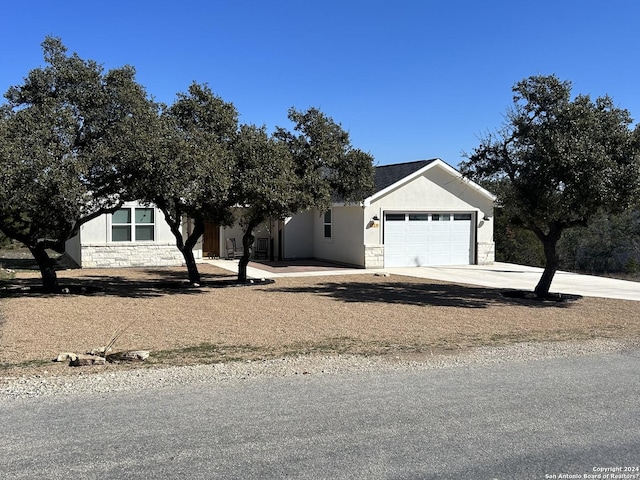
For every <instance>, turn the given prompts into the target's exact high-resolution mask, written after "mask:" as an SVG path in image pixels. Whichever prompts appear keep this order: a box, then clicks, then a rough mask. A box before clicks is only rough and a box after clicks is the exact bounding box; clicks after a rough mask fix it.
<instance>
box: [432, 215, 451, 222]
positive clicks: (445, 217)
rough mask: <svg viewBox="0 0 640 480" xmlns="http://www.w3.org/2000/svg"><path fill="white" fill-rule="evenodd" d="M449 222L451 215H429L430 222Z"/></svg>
mask: <svg viewBox="0 0 640 480" xmlns="http://www.w3.org/2000/svg"><path fill="white" fill-rule="evenodd" d="M449 220H451V214H449V213H433V214H431V221H432V222H448V221H449Z"/></svg>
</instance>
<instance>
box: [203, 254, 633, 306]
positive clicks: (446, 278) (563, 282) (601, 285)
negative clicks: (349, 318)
mask: <svg viewBox="0 0 640 480" xmlns="http://www.w3.org/2000/svg"><path fill="white" fill-rule="evenodd" d="M204 262H206V263H210V264H212V265H215V266H217V267H220V268H223V269H226V270H229V271H232V272H234V273H235V272H237V271H238V262H237V260H205V261H204ZM375 273H389V274H391V275H403V276H407V277H415V278H427V279H432V280H441V281H443V282H449V283H457V284H466V285H481V286H484V287H492V288H506V289H517V290H530V291H533V289H534V288H535V286H536V284H537V283H538V280H540V276H541V275H542V269H541V268H537V267H528V266H525V265H515V264H512V263H499V262H496V263H494V264H493V265H456V266H443V267H396V268H385V269H382V270H365V269H353V268H340V267H337V266H336V267H335V268H334V269H332V268H327V267H326V266H325V267H318V268H308V269H305V270H304V271H300V269H295V268H292V269H287V268H282V269H281V271H279V272H274V271H269V270H267V269H266V268H265V269H263V268H260V264H258V263H255V262H251V263H250V266H249V268H247V274H248V276H249V277H252V278H279V277H300V276H321V275H358V274H370V275H371V274H375ZM551 291H552V292H559V293H571V294H575V295H582V296H585V297H603V298H618V299H622V300H636V301H640V282H630V281H626V280H617V279H613V278H605V277H597V276H595V275H579V274H577V273H569V272H562V271H559V272H556V275H555V277H554V279H553V283H552V284H551Z"/></svg>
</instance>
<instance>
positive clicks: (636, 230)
mask: <svg viewBox="0 0 640 480" xmlns="http://www.w3.org/2000/svg"><path fill="white" fill-rule="evenodd" d="M558 252H559V255H560V262H561V266H562V268H566V269H568V270H574V271H582V272H588V273H596V274H600V273H608V274H630V275H633V274H637V273H638V272H639V266H640V211H639V210H633V211H627V212H624V213H622V214H619V215H612V214H604V213H601V214H600V215H598V216H597V217H595V218H594V219H593V221H592V222H591V223H590V224H589V226H588V227H583V228H576V229H574V230H569V231H567V232H566V235H564V236H563V238H562V240H561V241H560V242H559V244H558Z"/></svg>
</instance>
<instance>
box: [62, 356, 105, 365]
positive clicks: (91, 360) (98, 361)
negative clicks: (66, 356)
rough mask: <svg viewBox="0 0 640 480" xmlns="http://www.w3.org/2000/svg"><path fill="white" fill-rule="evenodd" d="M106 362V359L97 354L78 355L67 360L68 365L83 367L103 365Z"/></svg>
mask: <svg viewBox="0 0 640 480" xmlns="http://www.w3.org/2000/svg"><path fill="white" fill-rule="evenodd" d="M106 363H107V361H106V359H105V358H104V357H100V356H98V355H78V356H77V357H76V358H75V359H73V360H70V361H69V366H70V367H85V366H89V365H104V364H106Z"/></svg>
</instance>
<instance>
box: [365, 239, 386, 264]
mask: <svg viewBox="0 0 640 480" xmlns="http://www.w3.org/2000/svg"><path fill="white" fill-rule="evenodd" d="M364 268H384V245H365V246H364Z"/></svg>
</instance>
